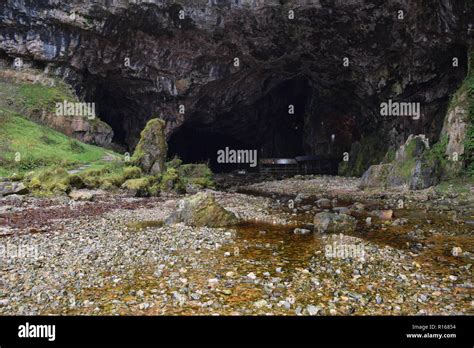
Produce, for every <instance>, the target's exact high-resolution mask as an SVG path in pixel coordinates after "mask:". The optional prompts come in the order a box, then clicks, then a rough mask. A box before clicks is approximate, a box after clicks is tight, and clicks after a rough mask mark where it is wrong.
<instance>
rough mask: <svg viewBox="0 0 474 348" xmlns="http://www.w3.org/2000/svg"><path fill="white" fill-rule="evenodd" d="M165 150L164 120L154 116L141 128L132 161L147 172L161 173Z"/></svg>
mask: <svg viewBox="0 0 474 348" xmlns="http://www.w3.org/2000/svg"><path fill="white" fill-rule="evenodd" d="M167 152H168V145H167V143H166V136H165V122H164V121H163V120H160V119H158V118H155V119H152V120H150V121H148V123H147V125H146V126H145V129H143V131H142V133H141V136H140V141H139V143H138V145H137V147H136V148H135V152H134V154H133V156H132V162H133V163H135V164H136V165H137V166H139V167H140V168H141V169H143V171H144V172H145V173H147V174H152V175H155V174H161V173H163V171H164V170H165V159H166V154H167Z"/></svg>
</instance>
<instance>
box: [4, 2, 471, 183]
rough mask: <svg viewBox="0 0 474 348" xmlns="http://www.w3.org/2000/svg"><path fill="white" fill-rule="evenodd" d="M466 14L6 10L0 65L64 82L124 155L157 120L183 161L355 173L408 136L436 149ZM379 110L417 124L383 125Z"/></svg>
mask: <svg viewBox="0 0 474 348" xmlns="http://www.w3.org/2000/svg"><path fill="white" fill-rule="evenodd" d="M473 14H474V13H473V8H472V5H470V4H469V2H468V1H457V0H456V1H455V0H439V1H428V0H413V1H404V0H384V1H382V0H372V1H368V0H367V1H366V0H350V1H349V0H347V1H341V0H298V1H284V0H281V1H279V2H278V1H258V0H254V1H247V0H245V1H244V0H232V1H229V0H210V1H201V0H183V1H166V0H163V1H161V0H155V1H153V0H150V1H126V0H117V1H111V0H107V1H106V0H94V1H92V0H81V1H79V0H69V1H61V0H6V1H2V2H1V3H0V58H2V59H3V60H5V61H7V62H9V63H12V62H13V60H14V58H15V57H21V58H23V59H24V60H25V61H27V62H29V63H30V64H32V65H33V66H36V67H38V68H41V69H44V70H46V71H47V72H49V73H52V74H56V75H60V76H62V77H64V78H65V80H66V81H67V82H68V83H70V84H71V85H73V86H74V87H75V89H76V91H77V92H78V94H79V95H80V96H81V97H82V98H84V99H85V100H86V101H95V102H96V103H97V106H98V109H99V110H98V113H99V115H100V117H101V118H102V119H103V120H104V121H105V122H107V123H108V124H110V125H111V126H112V128H113V130H114V134H115V139H114V141H115V142H118V143H122V144H125V145H126V146H128V147H130V148H132V147H133V146H134V145H135V144H136V143H137V141H138V139H139V134H140V131H141V130H142V129H143V128H144V126H145V124H146V122H147V120H149V119H150V118H155V117H160V118H162V119H164V120H165V121H166V133H167V137H168V141H169V147H170V153H171V154H178V155H180V156H181V157H182V158H183V159H184V160H200V159H211V160H214V159H215V158H213V157H215V153H216V150H217V149H222V148H224V147H225V146H230V147H234V148H236V147H238V148H251V149H258V150H259V153H260V156H281V157H282V156H294V155H301V154H320V155H327V156H331V157H335V158H338V159H341V160H342V158H343V153H344V152H350V158H349V166H348V168H349V169H348V170H347V172H348V173H354V171H353V168H355V167H357V166H359V167H361V169H360V170H359V171H363V170H365V169H367V167H368V164H369V163H371V162H372V163H373V162H374V161H375V162H379V161H380V159H381V157H382V156H383V155H384V154H385V152H386V150H387V149H388V148H389V147H392V148H398V146H399V145H400V144H403V143H404V142H405V140H406V138H407V137H408V135H409V134H425V135H426V136H427V137H428V138H429V139H430V143H433V142H434V141H436V140H437V139H438V137H439V134H440V131H441V129H442V127H443V121H444V116H445V114H446V110H447V106H448V103H449V98H450V96H451V94H452V93H453V92H454V91H455V90H456V88H457V87H458V86H459V84H460V82H461V81H462V79H463V78H464V77H465V75H466V71H467V57H468V55H467V52H468V46H469V40H470V37H472V33H474V28H473V29H472V30H471V29H470V28H472V27H473V25H472V23H470V22H469V20H471V21H472V18H474V15H473ZM388 100H393V101H398V102H419V103H420V110H421V111H420V117H419V118H418V119H413V117H396V116H392V117H390V116H389V117H381V116H380V104H381V103H382V102H387V101H388ZM292 111H294V112H292ZM367 139H372V140H371V141H372V143H371V142H367ZM367 144H370V145H367ZM367 149H369V151H368V150H367ZM363 155H365V157H364V156H363ZM358 174H361V173H358Z"/></svg>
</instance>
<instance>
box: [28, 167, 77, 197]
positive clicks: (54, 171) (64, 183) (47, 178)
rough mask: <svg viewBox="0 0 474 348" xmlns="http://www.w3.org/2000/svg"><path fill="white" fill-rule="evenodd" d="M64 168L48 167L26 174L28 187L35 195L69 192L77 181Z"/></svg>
mask: <svg viewBox="0 0 474 348" xmlns="http://www.w3.org/2000/svg"><path fill="white" fill-rule="evenodd" d="M74 179H75V177H74V178H73V177H72V176H70V175H69V174H68V172H67V171H66V170H65V169H64V168H60V167H59V168H47V169H44V170H40V171H37V172H32V173H29V174H27V175H26V176H25V179H24V182H25V185H26V187H27V188H28V189H29V190H30V191H31V192H32V193H33V194H35V195H39V196H49V195H54V194H60V193H68V192H70V191H71V190H72V188H73V186H72V184H73V183H74V184H77V181H75V180H74Z"/></svg>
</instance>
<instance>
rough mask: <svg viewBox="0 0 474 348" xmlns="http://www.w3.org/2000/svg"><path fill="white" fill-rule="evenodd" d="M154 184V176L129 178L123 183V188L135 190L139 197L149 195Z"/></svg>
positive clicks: (134, 192)
mask: <svg viewBox="0 0 474 348" xmlns="http://www.w3.org/2000/svg"><path fill="white" fill-rule="evenodd" d="M153 184H154V180H153V178H152V177H143V178H138V179H129V180H127V181H125V182H124V183H123V184H122V188H123V189H126V190H129V191H131V192H133V194H134V195H135V196H137V197H148V196H150V195H151V191H150V190H151V188H152V186H153Z"/></svg>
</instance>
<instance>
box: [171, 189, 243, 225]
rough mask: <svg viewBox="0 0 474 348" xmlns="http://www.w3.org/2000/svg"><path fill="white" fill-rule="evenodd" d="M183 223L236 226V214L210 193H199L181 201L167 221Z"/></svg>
mask: <svg viewBox="0 0 474 348" xmlns="http://www.w3.org/2000/svg"><path fill="white" fill-rule="evenodd" d="M178 222H183V223H184V224H186V225H188V226H198V227H199V226H207V227H226V226H231V225H235V224H236V223H237V222H238V218H237V217H236V216H235V214H234V213H232V212H230V211H228V210H226V209H224V208H223V207H222V206H221V205H219V204H218V203H217V202H216V200H215V198H214V196H213V195H212V194H210V193H203V192H201V193H198V194H196V195H194V196H192V197H190V198H187V199H184V200H182V201H180V203H179V204H178V206H177V209H176V211H175V212H174V213H173V214H172V215H171V216H170V217H169V218H168V219H167V220H166V223H167V224H175V223H178Z"/></svg>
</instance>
